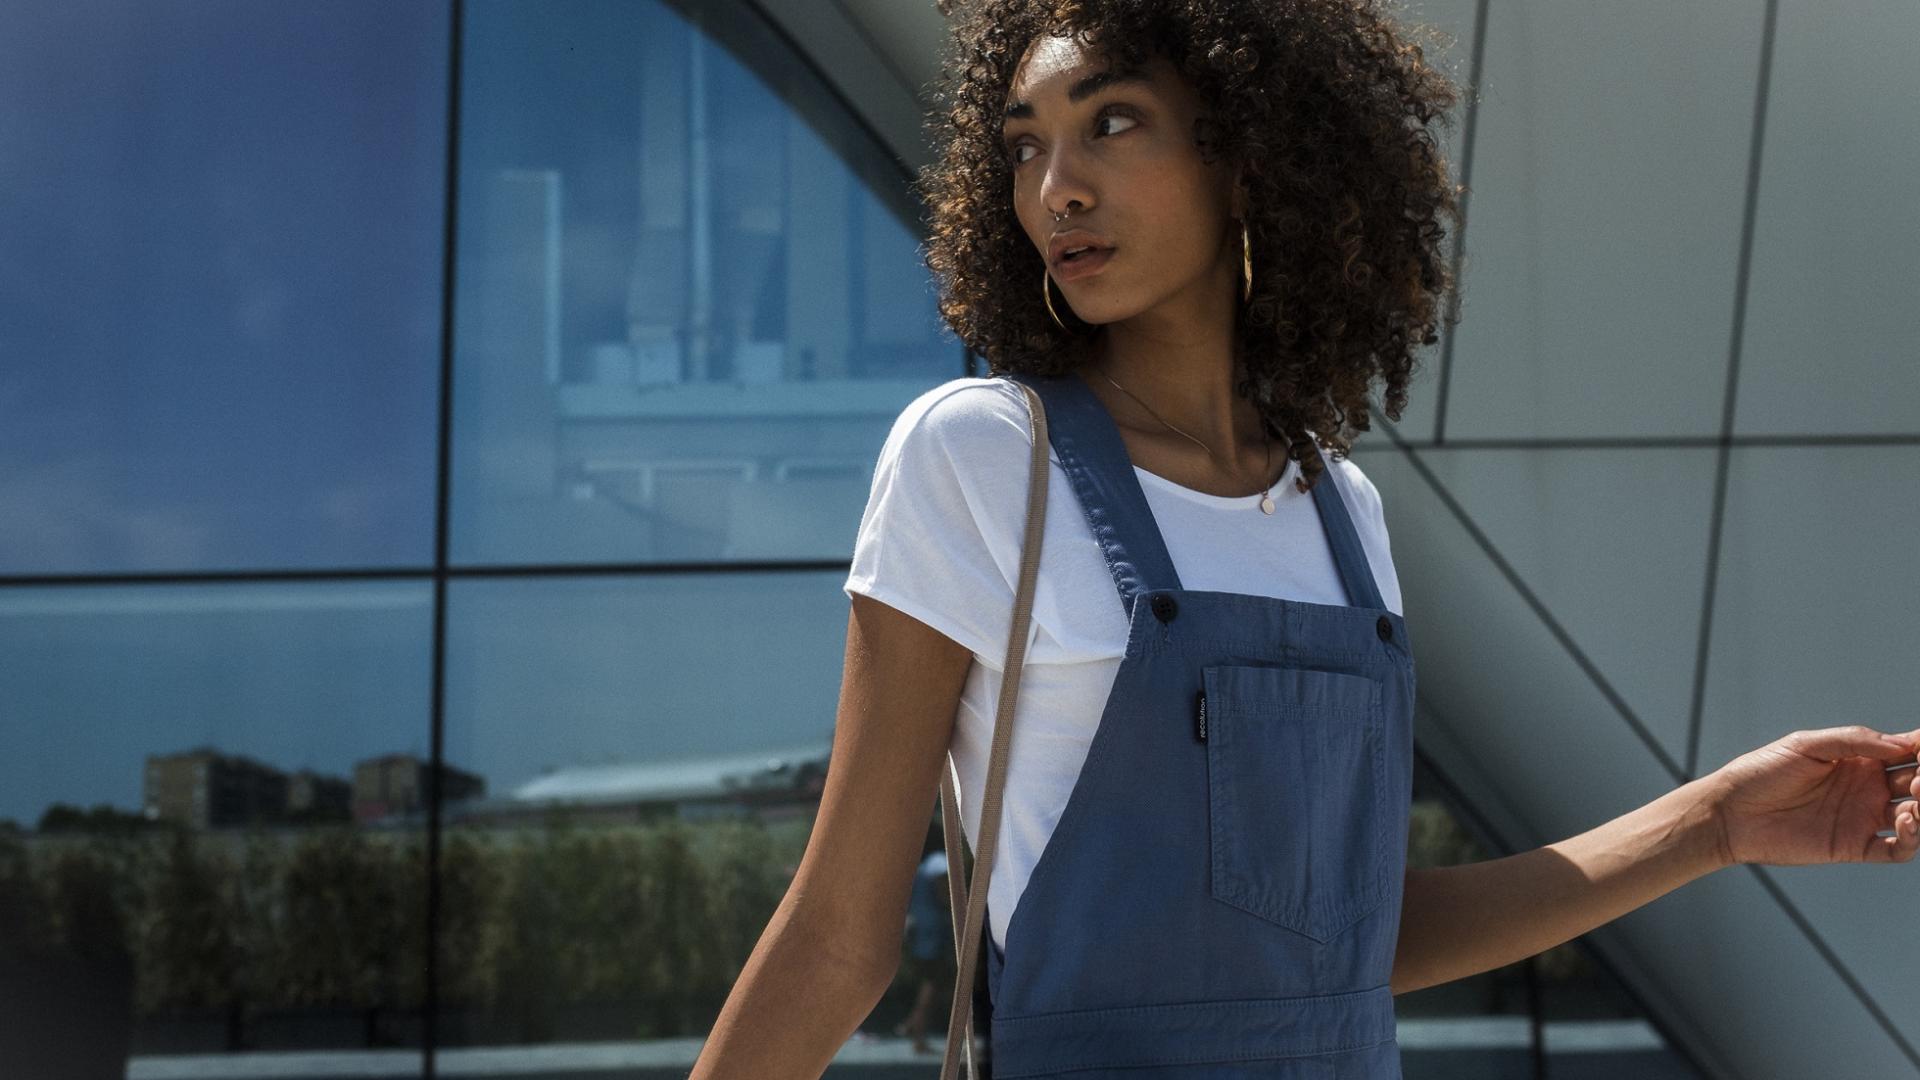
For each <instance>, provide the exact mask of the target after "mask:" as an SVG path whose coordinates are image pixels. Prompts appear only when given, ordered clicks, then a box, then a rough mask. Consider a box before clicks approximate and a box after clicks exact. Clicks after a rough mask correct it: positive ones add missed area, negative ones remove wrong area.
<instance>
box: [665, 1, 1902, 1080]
mask: <svg viewBox="0 0 1920 1080" xmlns="http://www.w3.org/2000/svg"><path fill="white" fill-rule="evenodd" d="M942 10H943V12H946V13H948V14H950V15H954V16H955V17H956V19H957V21H956V23H955V35H954V38H953V50H952V52H951V53H950V55H949V56H948V58H947V70H948V72H949V81H948V83H947V84H946V86H945V87H944V88H943V91H942V94H943V100H944V101H945V102H946V109H945V112H944V114H943V124H942V126H941V128H940V132H939V134H940V139H941V152H942V153H941V158H940V160H939V161H938V163H937V164H936V165H934V166H933V167H932V168H930V169H929V170H928V172H927V173H926V174H925V175H924V176H923V177H922V181H923V188H924V192H925V194H926V195H927V201H928V205H929V207H930V208H931V211H932V231H931V236H930V241H929V244H928V262H929V265H930V267H931V268H932V270H933V271H934V273H935V275H936V277H937V278H938V279H939V282H940V286H941V310H942V313H943V315H944V317H945V319H946V321H947V323H948V324H949V325H950V326H951V327H952V328H953V329H954V330H955V331H956V332H957V333H958V334H959V335H960V336H961V337H962V338H963V339H964V340H965V341H966V342H967V343H968V344H969V345H970V346H972V347H973V348H974V349H975V350H976V351H978V352H979V353H981V354H982V355H984V356H985V357H986V358H987V359H988V361H989V363H990V364H991V365H992V368H993V370H994V372H995V373H996V374H995V377H992V378H982V379H956V380H952V381H950V382H948V383H945V384H943V385H941V386H939V387H936V388H934V389H933V390H930V391H928V392H927V393H926V394H923V395H921V396H920V397H919V398H918V399H916V400H915V401H914V402H913V403H912V404H911V405H910V406H908V408H907V409H906V410H904V411H903V412H902V413H901V415H900V417H899V418H898V419H897V421H896V422H895V424H894V426H893V430H892V432H891V433H890V435H889V437H888V439H887V442H886V445H885V446H884V448H883V449H882V451H881V455H880V462H879V465H878V468H877V469H876V473H875V477H874V483H873V490H872V492H871V496H870V499H869V502H868V505H867V509H866V513H865V515H864V517H863V519H862V522H861V526H860V531H859V535H858V539H857V542H856V547H855V553H854V559H853V566H852V571H851V573H850V574H849V576H848V579H847V583H846V589H847V592H848V593H849V594H850V595H851V597H852V612H851V616H850V620H849V623H848V631H847V653H846V669H845V675H844V680H843V683H842V689H841V700H840V709H839V715H838V728H837V731H836V734H835V742H834V748H833V758H832V766H831V769H830V771H829V774H828V777H827V783H826V789H825V791H824V793H823V797H822V801H821V806H820V813H819V816H818V818H817V819H816V822H815V826H814V831H813V834H812V837H811V839H810V841H809V845H808V848H807V852H806V856H805V858H804V860H803V862H802V865H801V867H800V870H799V872H798V874H797V875H796V877H795V880H794V882H793V885H792V887H791V888H790V890H789V892H788V894H787V896H786V898H785V900H784V901H783V902H782V904H781V905H780V907H779V908H778V910H777V911H775V912H774V914H773V917H772V920H771V922H770V923H769V925H768V927H767V930H766V932H765V933H764V935H763V936H762V938H761V940H760V942H759V944H758V946H757V947H756V948H755V950H754V952H753V954H752V956H751V958H750V959H749V960H748V962H747V965H746V967H745V969H744V971H743V972H742V973H741V976H740V979H739V982H738V983H737V985H736V986H735V988H734V991H733V994H732V996H731V997H730V998H729V999H728V1001H727V1003H726V1006H725V1007H724V1009H723V1011H722V1012H721V1014H720V1017H719V1019H718V1022H717V1023H716V1024H715V1026H714V1030H713V1034H712V1036H711V1037H710V1038H709V1040H708V1042H707V1045H706V1047H705V1050H704V1052H703V1054H702V1056H701V1058H700V1060H699V1062H698V1064H697V1066H696V1067H695V1069H694V1072H693V1076H692V1080H721V1078H729V1080H731V1078H736V1077H738V1078H754V1080H762V1078H784V1077H794V1078H799V1077H807V1078H811V1077H817V1076H819V1075H820V1074H821V1072H822V1070H823V1069H824V1068H825V1067H826V1065H827V1064H828V1062H829V1061H830V1060H831V1059H832V1058H833V1056H834V1053H835V1051H836V1050H838V1048H839V1047H840V1046H841V1045H842V1044H843V1043H844V1042H845V1041H846V1039H847V1037H848V1036H849V1035H850V1034H851V1033H852V1032H853V1031H854V1030H855V1029H856V1028H857V1027H858V1025H859V1023H860V1021H861V1020H862V1019H863V1018H864V1017H865V1016H866V1015H867V1013H868V1011H869V1010H870V1009H871V1008H872V1006H873V1004H874V1002H875V1000H876V999H877V998H878V996H879V995H880V994H881V993H882V992H883V991H884V990H885V988H886V986H887V985H888V982H889V980H890V979H891V978H892V977H893V975H894V973H895V972H896V971H897V969H898V964H899V957H900V948H901V942H900V932H899V930H900V926H901V924H902V918H903V915H904V909H905V905H906V902H907V896H908V893H909V886H910V881H911V879H912V877H913V873H914V868H915V865H916V862H917V859H918V857H919V853H920V840H921V837H922V835H923V832H924V828H925V823H926V820H927V811H928V809H929V803H930V802H931V801H932V800H933V798H934V796H935V793H936V791H937V790H938V786H939V785H938V781H939V777H940V770H941V769H942V768H943V766H944V762H945V758H946V755H947V753H948V751H949V750H950V749H951V751H952V753H953V757H954V762H955V770H956V776H957V781H958V785H959V789H960V792H961V801H962V806H963V817H964V827H965V830H966V832H967V835H968V838H969V841H970V842H971V841H973V840H974V839H975V838H976V837H977V835H978V829H979V822H980V811H979V804H980V799H981V793H982V790H983V788H984V785H985V779H986V771H987V762H988V751H989V749H990V746H991V742H992V737H993V723H994V719H995V711H996V709H995V706H996V703H997V698H998V693H999V687H1000V676H1001V672H1000V670H999V668H1000V665H1001V664H1002V662H1003V658H1004V656H1003V650H1004V648H1005V635H1006V633H1007V630H1008V628H1009V625H1010V612H1011V608H1012V604H1013V596H1014V586H1015V584H1016V581H1017V574H1018V570H1019V561H1020V542H1021V538H1022V533H1023V526H1024V514H1025V500H1026V490H1027V488H1026V485H1027V455H1028V451H1029V450H1030V449H1031V445H1032V444H1031V441H1030V439H1031V432H1030V429H1029V426H1028V424H1029V420H1028V412H1027V408H1026V404H1025V399H1024V397H1023V396H1022V391H1021V387H1020V386H1019V385H1016V383H1024V384H1025V385H1026V386H1027V387H1030V388H1032V389H1033V390H1034V391H1036V392H1037V393H1039V394H1040V396H1041V398H1042V399H1043V400H1044V402H1045V404H1046V406H1047V416H1048V425H1049V440H1048V441H1049V454H1050V465H1049V468H1050V469H1051V472H1050V474H1049V476H1050V483H1049V491H1048V496H1049V501H1048V514H1047V522H1046V533H1045V536H1046V540H1045V543H1044V544H1043V547H1042V557H1041V564H1040V571H1039V578H1038V587H1037V592H1036V597H1035V602H1034V608H1033V614H1032V625H1031V629H1030V634H1029V640H1028V643H1027V652H1026V660H1025V667H1024V669H1023V671H1022V673H1021V683H1020V687H1019V698H1018V708H1017V713H1016V716H1015V718H1014V722H1013V736H1012V745H1011V749H1010V752H1009V758H1008V765H1007V771H1006V776H1005V794H1004V809H1003V816H1002V818H1001V821H1000V826H999V834H998V846H997V851H996V853H995V860H994V864H993V872H992V875H991V885H990V887H989V890H988V896H987V924H988V934H987V940H988V946H987V953H988V965H987V981H988V985H989V989H990V992H991V998H992V1001H993V1005H994V1009H993V1017H992V1023H991V1039H992V1054H991V1060H992V1061H993V1064H994V1070H995V1073H996V1075H1004V1076H1019V1077H1037V1076H1053V1075H1056V1074H1062V1075H1072V1076H1075V1077H1080V1078H1091V1077H1097V1076H1107V1075H1115V1076H1119V1075H1125V1076H1127V1077H1129V1078H1132V1080H1149V1078H1167V1080H1172V1078H1180V1080H1202V1078H1205V1080H1227V1078H1242V1077H1255V1076H1258V1077H1276V1078H1279V1077H1284V1078H1304V1077H1316V1078H1333V1077H1356V1078H1360V1077H1364V1078H1370V1080H1378V1078H1389V1077H1398V1076H1399V1075H1400V1065H1399V1049H1398V1045H1397V1044H1396V1042H1395V1040H1394V1013H1393V995H1395V994H1399V993H1403V992H1405V991H1407V990H1412V989H1417V988H1420V987H1424V986H1429V985H1433V984H1435V983H1440V982H1445V981H1448V980H1452V979H1457V978H1461V977H1464V976H1467V975H1471V974H1474V973H1477V972H1481V971H1485V970H1489V969H1491V968H1495V967H1498V966H1501V965H1504V964H1507V963H1511V962H1513V961H1515V960H1519V959H1521V958H1523V957H1526V956H1529V955H1532V954H1534V953H1537V952H1540V951H1542V950H1544V949H1547V948H1550V947H1552V946H1553V945H1555V944H1558V943H1560V942H1563V941H1566V940H1568V939H1570V938H1573V937H1576V936H1578V935H1579V934H1582V933H1585V932H1586V931H1588V930H1590V929H1592V928H1593V927H1595V926H1598V925H1600V924H1602V923H1604V922H1606V921H1608V920H1611V919H1613V918H1616V917H1618V916H1619V915H1622V914H1624V913H1626V912H1628V911H1631V910H1633V909H1634V908H1636V907H1638V906H1640V905H1642V904H1645V903H1647V902H1648V901H1650V900H1653V899H1655V898H1656V897H1658V896H1660V895H1662V894H1664V893H1666V892H1668V891H1670V890H1672V889H1674V888H1677V887H1678V886H1680V885H1682V884H1684V883H1686V882H1688V881H1690V880H1692V879H1694V878H1696V877H1699V876H1701V875H1703V874H1706V873H1708V872H1710V871H1712V870H1714V869H1717V868H1719V867H1723V866H1727V865H1732V864H1735V863H1740V862H1767V863H1775V864H1794V863H1812V862H1834V861H1873V862H1889V863H1891V862H1907V861H1909V860H1911V859H1912V858H1913V857H1914V854H1915V851H1916V848H1920V838H1917V837H1920V830H1917V829H1916V827H1915V816H1916V815H1915V812H1914V804H1913V802H1912V801H1911V800H1908V801H1902V802H1896V801H1895V800H1900V799H1904V798H1906V797H1907V796H1909V795H1911V794H1920V780H1916V779H1915V777H1914V773H1913V771H1912V769H1911V768H1910V767H1908V768H1899V767H1897V766H1899V765H1901V764H1903V763H1904V764H1905V765H1907V766H1911V763H1912V761H1913V758H1914V753H1915V746H1916V742H1917V741H1920V731H1913V732H1907V733H1904V734H1903V735H1901V736H1898V737H1893V736H1884V735H1882V734H1881V733H1879V732H1876V731H1873V730H1870V729H1867V728H1864V727H1857V726H1855V727H1842V728H1829V729H1824V730H1817V731H1798V732H1794V733H1793V734H1791V735H1789V736H1786V737H1785V738H1783V739H1780V740H1778V741H1776V742H1775V743H1772V744H1770V745H1769V746H1766V747H1763V748H1761V749H1759V750H1756V751H1753V752H1752V753H1749V754H1747V755H1744V756H1742V757H1740V758H1738V759H1736V760H1735V761H1733V762H1731V763H1729V764H1727V765H1726V766H1723V767H1722V768H1721V769H1719V770H1718V771H1716V772H1715V773H1713V774H1711V775H1709V776H1706V777H1702V778H1701V779H1698V780H1695V781H1692V782H1690V783H1688V784H1685V785H1683V786H1681V787H1680V788H1677V789H1675V790H1674V791H1672V792H1670V793H1668V794H1667V795H1664V796H1662V797H1661V798H1660V799H1657V800H1655V801H1654V802H1652V803H1650V804H1648V805H1647V806H1644V807H1641V808H1639V809H1637V810H1635V811H1633V812H1631V813H1629V814H1627V815H1624V816H1623V817H1621V818H1619V819H1616V820H1615V821H1612V822H1609V823H1608V824H1606V825H1603V826H1601V827H1599V828H1596V829H1594V830H1592V831H1590V832H1588V833H1585V834H1582V835H1581V836H1577V837H1574V838H1572V839H1569V840H1566V841H1563V842H1561V843H1558V844H1555V845H1553V848H1552V850H1548V849H1545V848H1542V849H1538V850H1536V851H1534V852H1529V853H1526V854H1523V855H1518V856H1514V857H1510V858H1506V859H1499V860H1493V861H1489V862H1486V863H1481V864H1475V865H1474V866H1472V867H1467V868H1450V869H1449V870H1446V871H1425V872H1418V873H1414V874H1408V873H1407V872H1406V867H1405V861H1404V860H1405V850H1406V835H1407V813H1408V806H1409V800H1410V794H1411V777H1412V755H1413V746H1412V703H1413V695H1414V662H1413V656H1414V650H1415V646H1414V643H1413V640H1412V637H1411V636H1410V634H1409V632H1408V626H1407V623H1406V622H1405V621H1404V620H1403V619H1402V617H1401V613H1400V610H1399V607H1400V603H1399V601H1400V597H1399V589H1398V581H1397V579H1396V578H1395V576H1394V574H1393V567H1392V561H1391V555H1390V551H1389V548H1388V543H1387V536H1386V529H1385V525H1384V518H1383V515H1382V512H1381V507H1380V500H1379V496H1378V494H1377V492H1376V491H1375V490H1374V488H1373V485H1372V484H1371V483H1369V482H1368V480H1367V478H1366V477H1365V475H1364V474H1362V472H1361V471H1360V469H1359V468H1358V467H1357V466H1356V465H1354V464H1353V463H1352V462H1351V461H1349V460H1347V459H1346V458H1345V456H1344V455H1345V452H1346V450H1347V449H1348V448H1349V447H1350V445H1351V443H1350V432H1352V431H1365V430H1367V429H1368V426H1369V425H1368V416H1367V404H1366V403H1367V394H1368V392H1369V389H1370V387H1371V384H1372V381H1373V379H1374V378H1375V377H1376V376H1377V377H1379V378H1380V379H1381V380H1382V381H1383V383H1384V389H1385V393H1384V400H1385V411H1386V414H1387V416H1388V417H1389V418H1391V419H1394V420H1398V419H1399V418H1400V415H1401V410H1402V408H1403V407H1404V405H1405V404H1406V397H1407V395H1406V386H1407V383H1408V381H1409V375H1410V372H1411V369H1412V364H1413V360H1414V350H1415V348H1416V347H1417V346H1418V345H1423V344H1432V343H1433V342H1435V341H1436V340H1437V338H1436V336H1435V323H1436V319H1437V318H1438V313H1439V312H1441V311H1442V310H1443V301H1444V299H1445V297H1446V293H1447V292H1448V290H1450V289H1451V288H1452V287H1453V282H1452V281H1451V279H1450V278H1449V276H1448V272H1447V270H1446V267H1445V264H1444V262H1443V259H1442V257H1441V250H1440V244H1441V240H1442V237H1443V236H1444V230H1443V229H1441V228H1440V226H1439V224H1438V222H1439V219H1440V218H1441V217H1442V216H1449V217H1453V216H1456V215H1457V205H1456V202H1455V195H1456V189H1455V188H1454V187H1453V186H1452V185H1451V183H1450V181H1449V180H1448V178H1447V172H1446V169H1445V166H1444V163H1443V162H1442V160H1441V159H1440V157H1439V155H1438V154H1437V152H1436V150H1435V143H1434V141H1433V139H1432V138H1431V136H1430V135H1429V134H1428V132H1427V131H1426V130H1425V129H1426V127H1427V126H1428V125H1429V124H1430V123H1431V122H1432V121H1434V120H1435V119H1444V118H1445V117H1446V113H1447V109H1448V108H1449V107H1450V106H1451V105H1452V104H1454V102H1455V100H1456V91H1455V88H1454V87H1453V86H1452V85H1451V84H1450V83H1449V82H1448V81H1447V80H1446V79H1445V77H1444V76H1443V75H1441V74H1440V73H1439V72H1437V71H1436V70H1434V69H1433V68H1430V67H1429V66H1428V65H1427V64H1426V63H1425V60H1424V57H1423V55H1422V53H1421V51H1420V50H1419V49H1418V48H1417V47H1414V46H1413V45H1411V44H1408V43H1407V37H1406V31H1405V30H1404V29H1403V28H1402V27H1401V26H1399V25H1396V24H1395V23H1394V22H1393V21H1392V20H1390V19H1389V18H1388V17H1387V16H1386V15H1384V14H1383V13H1381V12H1380V11H1379V10H1377V6H1376V5H1375V4H1374V3H1371V2H1367V0H1285V2H1276V0H1160V2H1154V0H984V2H981V3H977V4H970V5H967V6H966V7H965V8H964V9H962V10H960V11H958V12H957V13H956V12H947V6H946V5H943V7H942ZM1083 249H1084V250H1083ZM1881 830H1892V831H1893V833H1894V835H1893V836H1892V837H1886V838H1883V837H1880V836H1879V835H1877V834H1878V832H1879V831H1881ZM953 870H954V871H955V872H959V870H960V868H957V867H956V868H953ZM1107 1070H1111V1073H1109V1072H1108V1071H1107ZM1122 1070H1124V1072H1122Z"/></svg>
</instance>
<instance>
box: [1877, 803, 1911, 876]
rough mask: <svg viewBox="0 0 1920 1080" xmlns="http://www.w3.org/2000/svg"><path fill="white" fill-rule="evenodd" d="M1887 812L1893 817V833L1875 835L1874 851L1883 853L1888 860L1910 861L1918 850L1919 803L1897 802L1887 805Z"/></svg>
mask: <svg viewBox="0 0 1920 1080" xmlns="http://www.w3.org/2000/svg"><path fill="white" fill-rule="evenodd" d="M1887 812H1888V814H1889V815H1890V816H1891V817H1892V819H1893V820H1892V822H1891V827H1892V829H1893V835H1892V836H1889V837H1885V838H1880V837H1876V838H1875V842H1876V843H1877V844H1878V847H1877V848H1876V852H1877V853H1880V854H1884V855H1885V856H1886V858H1887V861H1888V862H1910V861H1912V859H1913V857H1914V854H1915V853H1916V852H1920V803H1914V802H1911V801H1909V802H1904V803H1898V804H1895V805H1892V806H1889V807H1888V808H1887Z"/></svg>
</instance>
